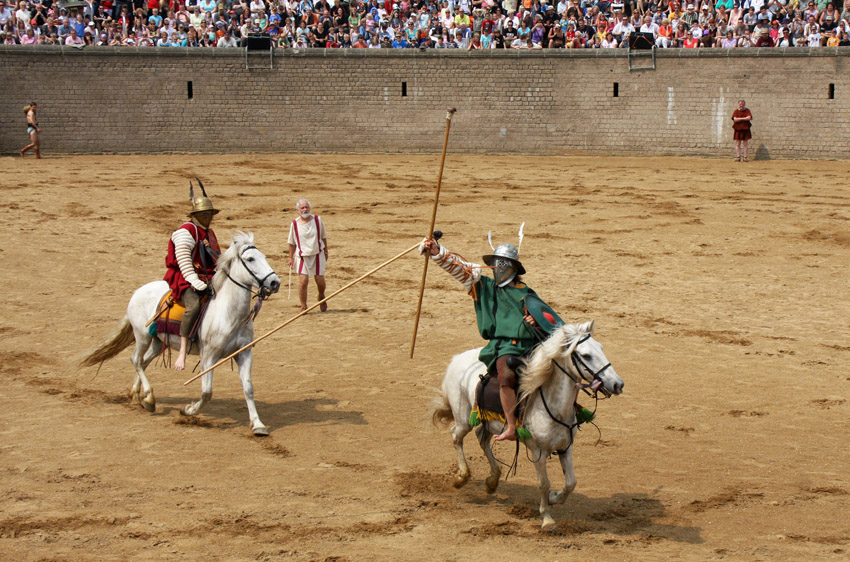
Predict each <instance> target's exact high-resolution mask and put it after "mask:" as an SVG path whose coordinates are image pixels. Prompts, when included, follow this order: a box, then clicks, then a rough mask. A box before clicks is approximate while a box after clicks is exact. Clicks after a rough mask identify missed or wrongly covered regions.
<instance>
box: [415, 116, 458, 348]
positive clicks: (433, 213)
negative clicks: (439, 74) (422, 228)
mask: <svg viewBox="0 0 850 562" xmlns="http://www.w3.org/2000/svg"><path fill="white" fill-rule="evenodd" d="M456 111H457V109H455V108H454V107H450V108H449V109H448V110H447V111H446V137H445V138H444V139H443V157H442V159H441V160H440V175H439V176H437V191H436V193H434V209H433V210H432V211H431V225H430V226H429V227H428V234H426V235H425V236H426V237H427V238H430V237H431V236H432V233H433V232H434V225H435V224H436V222H437V204H438V203H439V202H440V186H441V185H442V183H443V166H444V165H445V163H446V148H448V146H449V129H451V126H452V115H454V114H455V112H456ZM429 261H431V256H429V255H428V254H427V252H426V254H425V267H424V269H423V270H422V283H421V284H420V285H419V302H418V303H417V305H416V320H415V321H414V323H413V338H412V339H411V340H410V358H411V359H413V350H414V349H415V348H416V332H418V331H419V315H420V314H421V312H422V299H423V297H424V296H425V278H426V277H427V276H428V262H429Z"/></svg>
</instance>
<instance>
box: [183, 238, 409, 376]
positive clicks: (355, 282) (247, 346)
mask: <svg viewBox="0 0 850 562" xmlns="http://www.w3.org/2000/svg"><path fill="white" fill-rule="evenodd" d="M417 248H419V242H417V243H416V244H414V245H413V246H411V247H410V248H408V249H406V250H405V251H403V252H401V253H400V254H398V255H396V256H395V257H393V258H390V259H388V260H387V261H385V262H384V263H382V264H381V265H379V266H378V267H376V268H375V269H373V270H372V271H370V272H369V273H366V274H363V275H361V276H360V277H358V278H357V279H355V280H354V281H352V282H351V283H349V284H348V285H346V286H345V287H343V288H341V289H339V290H338V291H336V292H334V293H332V294H331V295H329V296H327V297H325V298H324V299H322V300H320V301H319V302H317V303H316V304H314V305H313V306H311V307H310V308H308V309H307V310H304V311H303V312H300V313H299V314H296V315H295V316H293V317H292V318H290V319H289V320H287V321H286V322H284V323H283V324H281V325H280V326H278V327H277V328H275V329H273V330H271V331H269V332H266V333H265V334H264V335H262V336H260V337H259V338H256V339H255V340H254V341H252V342H251V343H249V344H247V345H245V346H244V347H241V348H239V349H237V350H236V351H234V352H233V353H231V354H230V355H228V356H227V357H225V358H224V359H222V360H220V361H219V362H218V363H216V364H215V365H213V366H212V367H210V368H208V369H206V370H204V371H201V372H200V373H198V374H197V375H195V376H194V377H192V378H191V379H189V380H187V381H186V382H184V383H183V386H186V385H187V384H189V383H190V382H192V381H194V380H197V379H199V378H201V377H202V376H203V375H206V374H207V373H209V372H210V371H212V370H213V369H215V368H217V367H219V366H220V365H221V364H222V363H224V362H225V361H227V360H228V359H231V358H233V357H236V356H237V355H239V354H240V353H242V352H243V351H245V350H246V349H248V348H249V347H251V346H254V345H256V344H258V343H260V342H261V341H263V340H264V339H266V338H267V337H269V336H270V335H272V334H273V333H275V332H277V331H278V330H280V329H281V328H283V327H284V326H286V325H287V324H289V323H291V322H294V321H295V320H298V319H299V318H301V317H302V316H304V315H305V314H307V313H308V312H310V311H311V310H313V309H314V308H316V307H317V306H319V305H321V304H322V303H326V302H328V301H329V300H331V299H332V298H333V297H335V296H337V295H338V294H340V293H341V292H343V291H344V290H346V289H348V288H349V287H351V286H353V285H355V284H357V283H359V282H360V281H363V280H364V279H366V278H367V277H369V276H370V275H372V274H373V273H375V272H376V271H378V270H380V269H383V268H384V267H386V266H388V265H390V264H391V263H393V262H394V261H396V260H397V259H399V258H401V257H402V256H405V255H406V254H409V253H410V252H412V251H413V250H416V249H417Z"/></svg>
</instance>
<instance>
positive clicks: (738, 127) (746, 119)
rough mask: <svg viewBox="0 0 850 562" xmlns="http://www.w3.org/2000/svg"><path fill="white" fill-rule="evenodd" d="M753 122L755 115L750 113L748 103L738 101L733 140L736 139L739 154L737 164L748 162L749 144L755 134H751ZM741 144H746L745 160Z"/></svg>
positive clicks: (733, 122) (733, 115)
mask: <svg viewBox="0 0 850 562" xmlns="http://www.w3.org/2000/svg"><path fill="white" fill-rule="evenodd" d="M752 120H753V114H752V113H750V108H749V107H747V102H745V101H744V100H738V109H736V110H735V111H734V112H733V113H732V130H733V135H732V138H734V139H735V143H736V150H737V153H738V157H737V158H736V161H737V162H746V161H747V145H748V144H749V142H750V139H751V138H753V134H752V133H751V132H750V127H751V126H752ZM741 143H743V144H744V157H743V159H742V158H741Z"/></svg>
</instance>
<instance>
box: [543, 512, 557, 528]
mask: <svg viewBox="0 0 850 562" xmlns="http://www.w3.org/2000/svg"><path fill="white" fill-rule="evenodd" d="M554 526H555V520H554V519H552V516H551V515H544V516H543V525H542V527H543V529H546V530H549V529H551V528H552V527H554Z"/></svg>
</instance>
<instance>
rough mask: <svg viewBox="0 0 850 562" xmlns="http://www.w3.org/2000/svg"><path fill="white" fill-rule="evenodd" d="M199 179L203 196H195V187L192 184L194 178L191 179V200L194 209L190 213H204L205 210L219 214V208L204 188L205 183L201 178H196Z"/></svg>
mask: <svg viewBox="0 0 850 562" xmlns="http://www.w3.org/2000/svg"><path fill="white" fill-rule="evenodd" d="M195 179H196V180H198V185H199V186H201V193H202V194H203V195H201V197H197V198H196V197H195V188H194V186H193V185H192V180H189V200H190V201H191V202H192V211H191V212H190V213H189V214H192V215H194V214H195V213H202V212H204V211H212V214H214V215H217V214H218V213H219V210H218V209H216V208H215V207H214V206H213V202H212V200H211V199H210V198H209V197H207V191H206V190H205V189H204V184H203V183H202V182H201V180H200V178H195Z"/></svg>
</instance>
